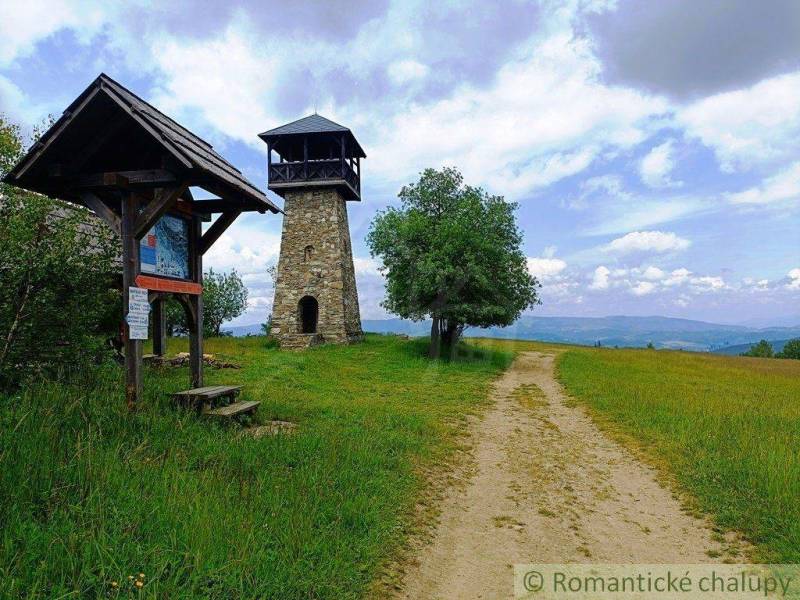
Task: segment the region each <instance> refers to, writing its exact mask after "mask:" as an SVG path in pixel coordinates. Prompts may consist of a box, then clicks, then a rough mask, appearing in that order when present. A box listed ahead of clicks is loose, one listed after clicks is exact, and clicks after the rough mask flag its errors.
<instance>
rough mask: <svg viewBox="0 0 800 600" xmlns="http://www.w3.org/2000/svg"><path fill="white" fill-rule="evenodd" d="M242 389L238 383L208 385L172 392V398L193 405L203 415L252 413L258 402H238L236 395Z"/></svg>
mask: <svg viewBox="0 0 800 600" xmlns="http://www.w3.org/2000/svg"><path fill="white" fill-rule="evenodd" d="M241 390H242V386H240V385H210V386H206V387H201V388H194V389H191V390H183V391H182V392H177V393H175V394H172V398H173V399H174V400H175V401H176V402H179V403H181V404H183V405H184V406H193V407H194V408H196V409H197V410H198V411H200V412H202V413H203V414H204V415H208V416H212V417H223V418H233V417H235V416H237V415H242V414H245V413H252V412H254V411H255V410H256V408H258V405H259V404H261V403H260V402H256V401H252V400H251V401H248V402H238V401H236V397H237V396H238V395H239V392H240V391H241Z"/></svg>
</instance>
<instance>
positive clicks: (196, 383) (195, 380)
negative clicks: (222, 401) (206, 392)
mask: <svg viewBox="0 0 800 600" xmlns="http://www.w3.org/2000/svg"><path fill="white" fill-rule="evenodd" d="M189 231H190V246H189V256H190V260H191V261H192V265H191V266H192V275H193V278H194V280H195V282H196V283H199V284H200V285H202V284H203V254H202V253H201V252H200V251H199V249H200V248H199V246H200V239H201V236H202V233H203V226H202V224H201V223H200V220H199V219H192V225H191V226H190V229H189ZM189 306H190V307H191V310H192V312H193V313H194V323H193V327H192V328H191V329H190V330H189V369H190V371H191V382H190V386H191V387H193V388H196V387H202V385H203V295H202V294H197V295H196V296H190V297H189Z"/></svg>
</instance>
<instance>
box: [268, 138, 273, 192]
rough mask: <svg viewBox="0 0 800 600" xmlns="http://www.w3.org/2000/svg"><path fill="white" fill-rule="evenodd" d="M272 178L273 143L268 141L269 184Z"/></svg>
mask: <svg viewBox="0 0 800 600" xmlns="http://www.w3.org/2000/svg"><path fill="white" fill-rule="evenodd" d="M270 179H272V144H270V143H269V142H267V184H268V185H269V181H270Z"/></svg>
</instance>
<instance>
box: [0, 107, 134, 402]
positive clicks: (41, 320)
mask: <svg viewBox="0 0 800 600" xmlns="http://www.w3.org/2000/svg"><path fill="white" fill-rule="evenodd" d="M23 150H24V143H23V140H22V136H21V134H20V128H19V126H17V125H15V124H13V123H10V122H9V121H7V120H6V119H5V118H4V117H3V116H1V115H0V178H2V177H4V176H5V175H6V174H7V173H8V170H9V169H10V168H12V167H13V165H14V164H15V163H16V162H17V161H18V160H19V158H20V157H21V156H22V153H23ZM89 219H91V216H90V214H89V212H88V211H86V210H85V209H82V208H80V207H77V206H73V205H69V204H67V203H64V202H60V201H57V200H51V199H49V198H47V197H45V196H41V195H39V194H34V193H31V192H26V191H24V190H21V189H19V188H15V187H13V186H10V185H6V184H0V387H4V388H8V387H11V386H13V385H16V384H18V383H19V382H20V381H21V380H22V378H24V377H25V376H31V375H36V374H39V373H43V374H53V373H55V372H56V371H58V370H62V369H68V368H70V367H73V366H78V365H83V364H85V362H86V361H87V359H89V358H91V357H95V356H97V355H99V354H100V353H101V352H102V349H103V340H102V337H101V334H107V333H109V331H108V330H109V328H111V329H113V328H114V325H113V323H116V322H118V321H119V313H117V316H116V319H113V318H111V319H109V313H110V311H111V310H114V309H116V310H119V309H120V308H121V306H120V299H119V294H118V293H117V292H116V291H115V290H113V289H112V285H111V284H112V278H113V273H114V269H115V264H114V263H115V258H116V255H117V245H118V240H116V239H115V238H114V235H113V233H112V232H111V231H110V230H108V229H107V228H105V227H102V226H98V227H94V228H92V229H91V232H90V233H87V231H86V229H85V227H83V225H84V223H85V222H86V221H87V220H89ZM110 323H112V325H110Z"/></svg>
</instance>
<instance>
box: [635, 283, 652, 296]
mask: <svg viewBox="0 0 800 600" xmlns="http://www.w3.org/2000/svg"><path fill="white" fill-rule="evenodd" d="M655 289H656V284H654V283H653V282H652V281H640V282H639V283H637V284H636V285H635V286H633V287H632V288H631V294H633V295H634V296H646V295H647V294H650V293H652V292H653V291H654V290H655Z"/></svg>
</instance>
